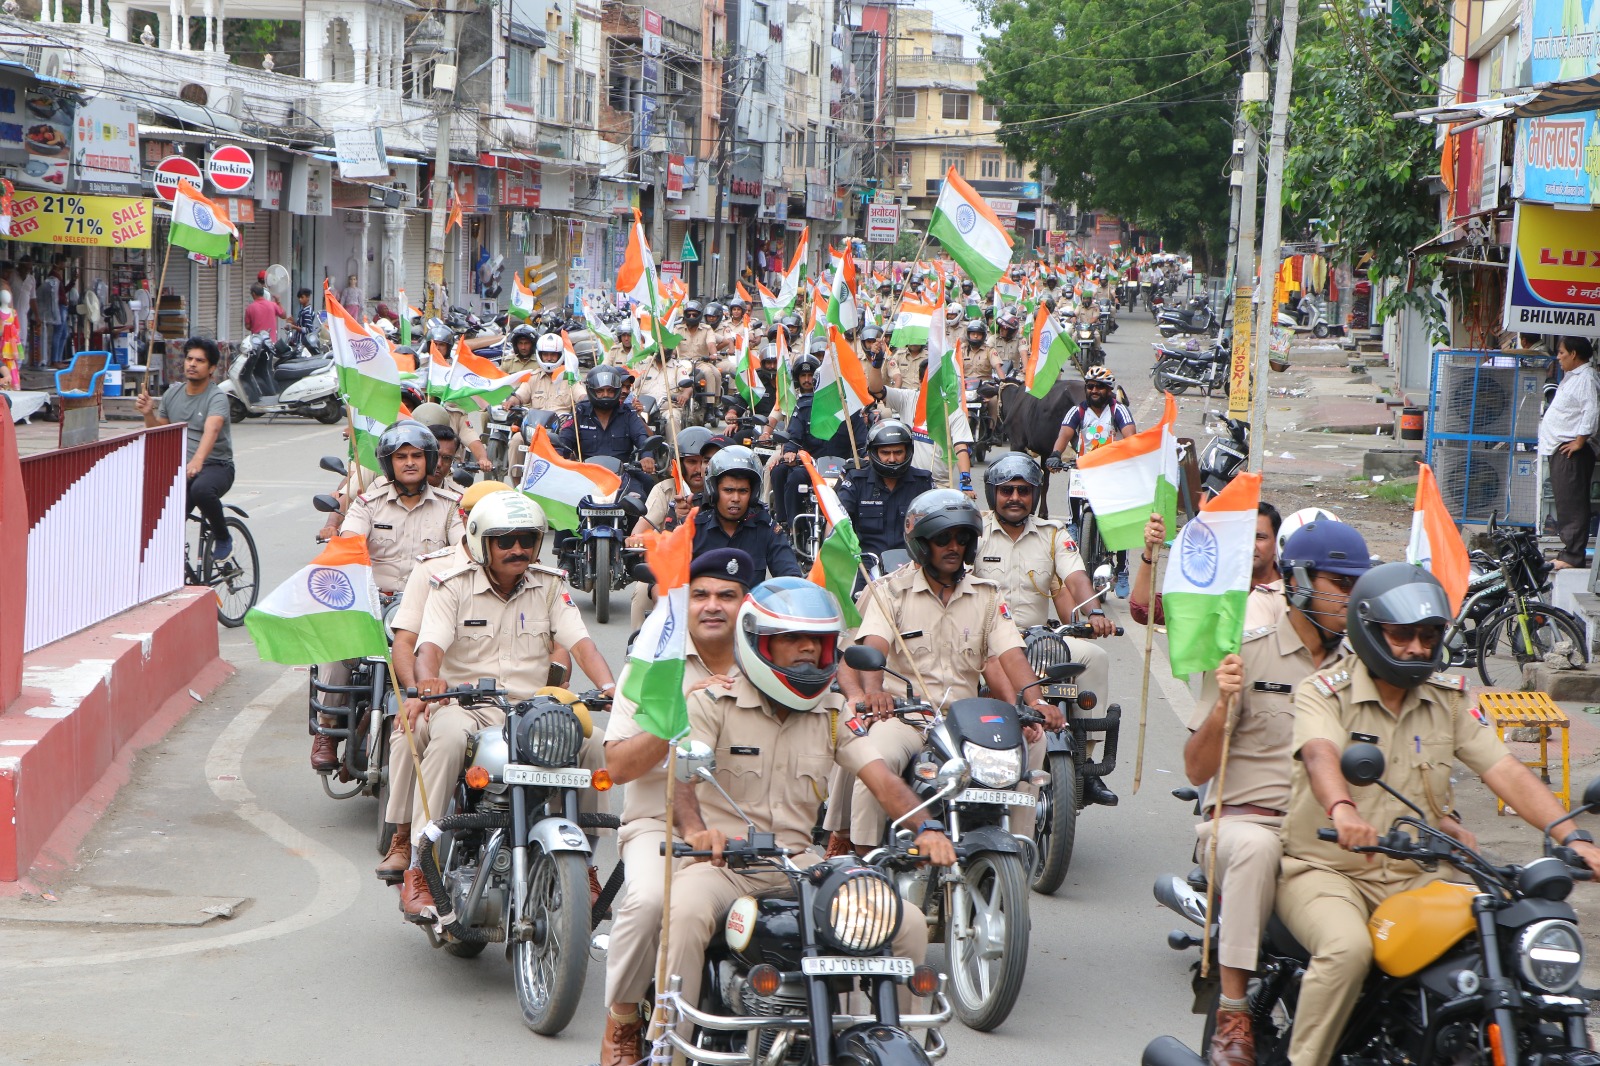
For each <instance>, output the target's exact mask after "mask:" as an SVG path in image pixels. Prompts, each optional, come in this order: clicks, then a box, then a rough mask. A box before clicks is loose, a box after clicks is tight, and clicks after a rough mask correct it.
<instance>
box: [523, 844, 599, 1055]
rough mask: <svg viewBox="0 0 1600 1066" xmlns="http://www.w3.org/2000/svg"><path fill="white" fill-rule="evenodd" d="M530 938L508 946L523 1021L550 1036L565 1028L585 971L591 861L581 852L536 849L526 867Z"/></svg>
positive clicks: (525, 916)
mask: <svg viewBox="0 0 1600 1066" xmlns="http://www.w3.org/2000/svg"><path fill="white" fill-rule="evenodd" d="M526 906H527V913H526V914H524V915H523V916H522V917H523V918H524V919H525V920H527V921H530V922H533V923H534V928H535V932H534V935H533V938H532V939H530V940H518V941H514V942H513V943H512V945H511V973H512V976H513V977H514V978H515V981H516V986H517V1003H518V1005H519V1006H520V1007H521V1008H522V1024H524V1025H526V1026H527V1027H528V1028H529V1029H532V1030H533V1031H534V1032H536V1033H541V1034H543V1035H545V1036H554V1035H555V1034H557V1033H559V1032H561V1030H563V1029H565V1028H566V1027H567V1023H568V1022H570V1021H572V1016H573V1014H574V1013H576V1012H577V1009H578V999H579V997H580V996H582V995H583V981H584V977H585V975H586V974H587V973H588V970H589V862H588V858H587V856H585V855H584V854H583V853H582V852H580V851H559V852H547V851H540V850H537V849H534V850H533V851H532V854H531V856H530V862H529V868H528V893H527V903H526Z"/></svg>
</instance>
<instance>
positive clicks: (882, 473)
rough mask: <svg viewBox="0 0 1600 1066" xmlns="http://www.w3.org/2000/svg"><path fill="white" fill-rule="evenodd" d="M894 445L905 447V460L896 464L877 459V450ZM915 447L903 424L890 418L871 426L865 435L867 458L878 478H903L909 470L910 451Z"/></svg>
mask: <svg viewBox="0 0 1600 1066" xmlns="http://www.w3.org/2000/svg"><path fill="white" fill-rule="evenodd" d="M896 444H901V445H904V446H905V449H906V452H905V458H904V459H902V460H900V461H899V462H898V463H886V462H884V461H883V460H881V459H879V458H878V449H879V448H883V447H888V446H892V445H896ZM913 447H915V442H914V441H913V440H912V437H911V431H910V430H909V429H907V428H906V427H905V424H904V423H903V422H897V421H895V420H894V419H892V418H887V419H884V420H883V421H882V422H879V423H878V424H877V425H875V426H873V427H872V429H871V430H870V431H868V433H867V458H868V459H869V460H870V461H871V462H872V469H874V470H876V471H877V472H878V476H879V477H904V476H905V473H906V471H907V470H910V469H911V449H912V448H913Z"/></svg>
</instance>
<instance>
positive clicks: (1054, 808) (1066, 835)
mask: <svg viewBox="0 0 1600 1066" xmlns="http://www.w3.org/2000/svg"><path fill="white" fill-rule="evenodd" d="M1044 768H1045V769H1046V770H1047V771H1049V773H1050V783H1049V784H1047V785H1043V786H1041V787H1040V788H1039V808H1038V810H1037V811H1035V812H1034V813H1035V814H1036V815H1037V818H1036V819H1035V821H1034V823H1033V843H1034V846H1035V847H1036V848H1037V849H1038V851H1039V865H1038V868H1037V869H1036V870H1035V871H1034V874H1033V890H1034V891H1035V892H1038V893H1039V894H1040V895H1044V896H1050V895H1054V894H1055V891H1056V889H1058V888H1060V887H1061V882H1063V881H1065V880H1066V879H1067V867H1068V866H1070V865H1072V845H1073V843H1074V842H1075V841H1076V840H1077V837H1078V768H1077V766H1076V765H1074V763H1073V761H1072V755H1071V753H1070V752H1065V751H1057V752H1051V753H1050V755H1048V756H1047V757H1046V758H1045V763H1044Z"/></svg>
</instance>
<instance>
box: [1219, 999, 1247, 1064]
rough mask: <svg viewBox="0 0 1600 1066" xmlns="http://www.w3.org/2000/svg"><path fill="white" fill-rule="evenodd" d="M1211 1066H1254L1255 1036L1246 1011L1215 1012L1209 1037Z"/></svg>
mask: <svg viewBox="0 0 1600 1066" xmlns="http://www.w3.org/2000/svg"><path fill="white" fill-rule="evenodd" d="M1210 1063H1211V1066H1256V1034H1255V1030H1254V1029H1252V1028H1251V1027H1250V1012H1249V1011H1247V1010H1219V1011H1217V1031H1216V1033H1215V1034H1214V1035H1213V1036H1212V1037H1211V1057H1210Z"/></svg>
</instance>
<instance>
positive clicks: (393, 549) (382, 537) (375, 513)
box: [339, 482, 462, 592]
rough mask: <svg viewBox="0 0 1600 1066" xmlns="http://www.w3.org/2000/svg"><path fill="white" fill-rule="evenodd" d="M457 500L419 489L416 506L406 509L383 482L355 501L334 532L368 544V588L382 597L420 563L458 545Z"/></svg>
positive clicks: (397, 588) (440, 492) (442, 492)
mask: <svg viewBox="0 0 1600 1066" xmlns="http://www.w3.org/2000/svg"><path fill="white" fill-rule="evenodd" d="M460 499H461V498H460V497H459V496H458V495H456V494H455V493H453V492H447V491H445V490H443V489H436V488H434V487H433V486H432V485H424V486H423V488H422V495H421V497H420V498H418V501H417V505H416V506H415V507H407V506H406V505H405V504H404V503H402V502H401V498H400V492H399V489H398V487H397V486H395V485H394V484H393V483H390V482H385V483H384V484H383V486H382V487H380V488H377V489H374V490H372V491H371V492H364V493H362V494H361V495H360V496H357V497H356V498H355V500H354V501H353V502H352V503H351V504H350V510H349V511H348V512H347V513H346V514H345V516H344V522H342V523H341V524H340V526H339V532H340V533H341V534H346V535H348V534H355V535H357V536H362V537H366V538H367V553H368V554H369V555H371V556H372V580H373V582H374V583H375V584H376V585H377V586H378V588H379V589H381V590H382V591H384V592H398V591H400V590H401V589H402V588H404V587H405V584H406V578H407V577H409V576H410V574H411V567H412V566H413V564H415V562H416V561H417V559H418V558H419V557H421V556H424V555H430V554H432V553H433V552H436V551H439V550H440V549H441V548H448V547H450V546H451V545H453V544H457V543H459V542H460V540H461V532H462V529H461V511H460V507H459V503H460Z"/></svg>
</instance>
